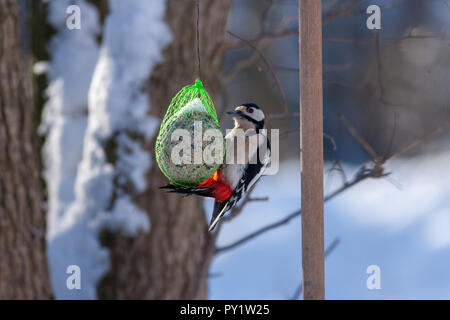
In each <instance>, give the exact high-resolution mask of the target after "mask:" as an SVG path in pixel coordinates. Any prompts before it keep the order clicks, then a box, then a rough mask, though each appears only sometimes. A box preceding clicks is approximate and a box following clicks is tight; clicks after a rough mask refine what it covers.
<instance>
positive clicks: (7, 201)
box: [0, 0, 51, 299]
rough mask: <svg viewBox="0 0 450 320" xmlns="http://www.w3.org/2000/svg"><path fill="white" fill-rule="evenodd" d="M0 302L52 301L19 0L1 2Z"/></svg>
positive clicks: (2, 0) (31, 100)
mask: <svg viewBox="0 0 450 320" xmlns="http://www.w3.org/2000/svg"><path fill="white" fill-rule="evenodd" d="M0 17H1V19H0V53H1V59H0V149H1V150H0V299H49V298H50V297H51V292H50V282H49V278H48V270H47V261H46V257H45V231H44V230H45V220H44V213H43V210H42V207H43V202H42V192H41V185H40V181H39V169H38V164H37V163H38V161H37V160H38V159H37V157H36V155H37V154H38V152H37V151H36V148H35V143H36V136H35V133H34V132H33V128H34V125H33V122H32V119H33V112H34V108H33V99H32V94H31V88H30V83H29V80H30V79H29V78H28V77H27V73H26V71H25V68H24V66H23V60H22V55H21V53H20V49H19V33H18V8H17V2H16V1H15V0H0Z"/></svg>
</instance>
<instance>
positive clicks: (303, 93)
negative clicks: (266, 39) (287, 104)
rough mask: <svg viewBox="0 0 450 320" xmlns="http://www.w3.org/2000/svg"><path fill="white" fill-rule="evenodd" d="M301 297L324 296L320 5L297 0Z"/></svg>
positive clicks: (315, 1)
mask: <svg viewBox="0 0 450 320" xmlns="http://www.w3.org/2000/svg"><path fill="white" fill-rule="evenodd" d="M299 48H300V64H299V65H300V128H301V133H300V149H301V152H300V165H301V166H300V167H301V186H302V268H303V299H308V300H309V299H324V298H325V280H324V245H323V242H324V241H323V115H322V8H321V1H320V0H299Z"/></svg>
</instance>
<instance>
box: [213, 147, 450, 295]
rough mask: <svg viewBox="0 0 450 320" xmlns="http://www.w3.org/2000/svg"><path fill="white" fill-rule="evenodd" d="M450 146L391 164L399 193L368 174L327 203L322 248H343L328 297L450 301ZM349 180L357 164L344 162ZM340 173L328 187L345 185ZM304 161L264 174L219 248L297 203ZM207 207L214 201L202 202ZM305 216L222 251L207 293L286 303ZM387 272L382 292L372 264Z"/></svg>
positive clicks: (331, 270)
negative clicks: (371, 284) (374, 282)
mask: <svg viewBox="0 0 450 320" xmlns="http://www.w3.org/2000/svg"><path fill="white" fill-rule="evenodd" d="M449 163H450V152H449V151H447V152H443V153H440V154H429V155H427V156H421V157H417V158H411V159H397V160H393V161H392V162H391V163H389V164H388V166H387V169H388V171H390V172H393V174H392V177H393V178H394V179H395V180H396V181H397V182H398V183H400V185H401V187H400V189H399V188H398V187H396V186H394V185H393V184H391V183H389V182H388V181H387V180H385V179H377V180H375V179H371V180H366V181H363V182H361V183H360V184H358V185H357V186H355V187H353V188H352V189H349V190H347V191H346V192H344V193H342V194H341V195H339V196H337V197H336V198H334V199H332V200H330V201H329V202H327V203H326V206H325V245H326V246H327V245H328V244H330V243H331V242H332V241H333V240H334V239H335V238H339V239H340V244H339V245H338V246H337V247H336V249H335V250H334V251H333V252H332V253H331V254H330V255H329V257H328V258H327V260H326V298H328V299H433V298H434V299H450V169H449V168H448V165H449ZM344 167H345V169H346V172H347V174H348V175H349V176H351V173H355V172H356V170H357V168H356V167H351V166H344ZM339 179H340V178H339V176H338V174H337V173H336V174H335V176H334V177H333V178H332V182H328V185H327V182H326V188H327V190H333V188H335V187H336V186H338V184H339ZM299 191H300V181H299V163H298V161H290V162H286V163H282V164H281V166H280V172H279V173H278V174H277V175H275V176H267V177H263V178H262V180H261V181H260V182H259V184H258V185H257V187H256V189H255V194H254V195H255V196H266V195H269V196H270V200H269V201H268V202H252V203H250V204H248V205H247V207H246V209H245V210H244V212H243V213H242V214H241V215H240V216H239V217H238V218H236V219H235V220H233V221H232V222H230V223H229V224H226V225H225V226H224V228H223V229H222V233H221V235H220V237H219V245H226V244H229V243H231V242H233V240H236V239H238V238H240V237H241V236H243V235H246V234H247V233H248V232H250V231H252V230H255V229H257V228H259V227H261V226H264V225H266V224H267V223H270V222H272V221H276V220H278V219H280V218H281V217H284V216H285V215H287V214H289V213H291V212H293V211H295V210H296V209H298V208H299V207H300V200H299ZM206 207H207V210H209V209H210V207H211V204H210V203H207V204H206ZM300 238H301V234H300V219H299V218H296V219H295V220H292V221H291V222H290V223H289V224H288V225H286V226H282V227H280V228H278V229H276V230H273V231H270V232H268V233H266V234H264V235H262V236H261V237H260V238H257V239H254V240H252V241H251V242H248V243H246V244H244V245H243V246H241V247H238V248H235V249H233V250H231V251H227V252H224V253H223V254H221V255H219V256H217V257H216V258H215V259H214V261H213V264H212V267H211V270H210V273H211V275H212V276H211V278H210V280H209V288H210V293H209V297H210V298H211V299H290V298H291V297H292V295H293V294H294V292H295V290H296V288H297V286H298V284H299V281H300V279H301V257H300V254H301V242H300ZM370 265H378V266H379V267H380V269H381V289H379V290H376V289H375V290H369V289H367V287H366V281H367V278H368V277H369V274H367V273H366V270H367V267H368V266H370Z"/></svg>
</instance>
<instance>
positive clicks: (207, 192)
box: [160, 184, 213, 197]
mask: <svg viewBox="0 0 450 320" xmlns="http://www.w3.org/2000/svg"><path fill="white" fill-rule="evenodd" d="M160 189H164V190H166V191H167V192H169V193H178V194H184V195H186V196H191V195H193V194H195V195H197V196H201V197H212V196H213V195H212V194H211V192H212V191H213V189H211V188H196V187H192V188H188V187H180V186H176V185H173V184H168V185H165V186H163V187H160Z"/></svg>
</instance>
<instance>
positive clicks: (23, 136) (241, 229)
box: [0, 0, 450, 299]
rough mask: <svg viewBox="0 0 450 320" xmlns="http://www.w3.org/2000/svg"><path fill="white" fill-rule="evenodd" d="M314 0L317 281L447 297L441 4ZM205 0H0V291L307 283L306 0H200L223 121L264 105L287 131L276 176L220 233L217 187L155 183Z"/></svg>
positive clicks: (242, 295)
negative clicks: (187, 189) (319, 113)
mask: <svg viewBox="0 0 450 320" xmlns="http://www.w3.org/2000/svg"><path fill="white" fill-rule="evenodd" d="M370 5H378V6H379V7H380V9H381V29H380V30H369V29H368V28H367V26H366V21H367V19H368V18H369V16H370V14H367V13H366V9H367V7H369V6H370ZM70 6H75V7H70ZM322 7H323V80H324V81H323V90H324V133H325V139H324V151H325V172H324V179H325V180H324V182H325V195H328V197H327V201H326V204H325V246H326V247H327V257H326V266H325V267H326V268H325V271H326V298H327V299H450V272H449V270H450V259H449V256H450V232H449V231H450V197H449V195H450V184H449V181H450V169H449V165H450V149H449V145H450V144H449V138H450V136H449V132H450V131H449V130H446V129H447V127H448V126H450V108H449V102H448V101H449V98H450V90H449V83H450V82H449V80H450V78H449V77H450V38H449V32H450V19H449V17H450V1H446V0H430V1H422V0H367V1H366V0H323V1H322ZM196 10H197V8H196V1H194V0H192V1H190V0H150V1H149V0H129V1H120V0H109V1H108V0H97V1H96V0H89V1H88V0H48V1H37V0H18V1H13V0H1V1H0V16H2V17H3V18H2V22H0V24H1V26H2V28H1V32H2V34H1V35H0V39H2V40H1V41H2V50H1V52H2V62H1V74H2V76H1V77H2V78H3V80H4V81H2V83H3V84H2V86H1V90H2V91H1V92H0V98H2V103H1V105H0V107H1V109H2V110H3V114H2V116H1V118H0V128H1V127H2V126H3V127H4V128H5V129H2V132H5V134H2V136H1V137H0V139H1V140H0V142H1V144H2V145H0V147H1V148H5V150H10V153H11V154H12V155H14V154H16V153H14V152H15V151H14V150H16V149H17V150H22V149H23V151H20V152H19V151H17V154H16V156H17V158H14V157H13V156H11V157H10V158H11V159H12V160H11V159H9V160H8V157H5V158H4V159H3V158H2V159H0V166H2V168H1V170H6V168H7V170H9V171H10V172H11V174H10V176H8V175H5V176H3V177H0V182H1V183H0V186H4V187H3V188H4V190H3V189H0V190H3V191H4V192H3V195H0V197H3V199H4V200H3V201H0V213H3V214H4V215H5V216H8V217H11V216H12V215H13V214H12V213H14V214H15V217H12V218H10V219H6V220H7V223H5V224H4V225H3V226H1V225H0V231H1V232H0V243H1V244H2V245H1V246H0V254H1V255H2V257H8V258H7V259H5V260H4V259H2V260H4V261H12V262H11V263H8V264H7V265H5V264H3V265H2V266H1V267H0V275H1V278H2V279H4V281H6V282H5V283H8V284H9V285H8V286H5V287H4V288H3V289H2V287H1V286H0V297H2V298H41V299H46V298H56V299H97V298H99V299H105V298H109V299H180V298H182V299H194V298H208V299H299V298H301V294H300V291H301V290H299V288H301V242H300V240H301V234H300V229H301V228H300V218H299V214H298V210H299V209H300V207H301V203H300V171H299V154H300V153H299V144H300V141H299V140H300V138H299V116H298V110H299V74H298V68H299V58H298V56H299V52H298V3H297V1H295V0H234V1H232V0H214V1H212V0H200V24H199V34H200V39H201V40H200V51H201V53H200V57H201V71H202V74H201V76H202V80H203V82H204V84H205V87H206V89H207V90H208V92H209V93H210V95H211V96H212V97H213V100H214V102H215V105H216V109H217V112H218V115H219V118H220V121H221V125H222V128H223V129H226V128H231V127H232V121H231V119H229V118H227V116H226V115H225V111H227V110H229V109H231V108H232V107H233V106H237V105H239V104H242V103H245V102H254V103H257V104H258V105H259V106H261V108H262V109H263V110H264V112H265V114H266V116H268V124H269V125H270V127H271V128H279V129H280V136H281V138H280V139H281V141H280V156H281V163H280V170H279V172H278V174H276V175H272V176H265V177H263V178H262V179H261V180H260V181H259V182H258V183H257V185H256V187H255V188H254V190H253V191H252V193H251V195H250V196H248V198H246V199H244V201H242V202H241V203H240V205H238V207H237V208H236V209H235V210H234V211H233V212H232V213H231V217H230V218H226V219H225V221H224V222H223V223H222V224H221V227H220V228H218V230H217V232H216V233H214V234H210V233H208V232H207V221H208V219H209V216H210V213H211V211H212V200H206V201H202V200H199V199H194V198H182V197H179V196H176V195H168V194H165V193H162V192H161V191H160V190H159V189H158V187H160V186H162V185H164V184H165V183H166V180H165V178H164V177H163V176H162V174H161V173H160V171H159V169H158V167H157V165H156V162H155V157H154V139H155V136H156V134H157V130H158V129H159V123H160V121H161V118H162V117H163V115H164V113H165V111H166V109H167V106H168V104H169V102H170V99H171V98H172V97H173V96H174V95H175V94H176V92H177V91H178V90H179V89H181V88H182V87H183V86H184V85H188V84H191V83H193V82H194V80H195V78H196V77H197V76H198V71H197V55H196V50H197V48H196V38H195V36H196V18H197V11H196ZM78 13H79V17H80V20H79V22H80V25H79V26H77V23H76V22H77V20H76V18H77V14H78ZM78 27H79V28H78ZM304 81H308V79H304ZM12 84H14V86H13V85H12ZM17 106H21V107H20V108H18V107H17ZM15 137H16V138H15ZM13 151H14V152H13ZM7 153H8V152H7ZM14 159H16V161H14ZM19 163H24V164H26V165H20V164H19ZM15 172H17V175H16V174H15ZM27 177H30V178H27ZM31 177H33V178H31ZM29 180H32V181H33V183H30V182H29ZM11 181H13V182H11ZM1 199H2V198H0V200H1ZM8 199H10V204H8V203H9V202H8V201H9V200H8ZM30 199H33V201H31V200H30ZM23 203H25V204H23ZM30 203H32V204H30ZM30 208H31V209H30ZM30 212H33V214H30ZM17 225H19V226H23V228H20V227H19V228H16V227H14V228H12V227H11V226H17ZM8 226H9V227H10V228H9V229H8ZM5 230H11V231H8V232H5ZM16 230H17V231H16ZM21 230H22V231H21ZM24 230H25V232H23V231H24ZM2 237H3V239H2ZM11 239H13V240H11ZM21 248H22V249H21ZM24 248H25V249H24ZM18 252H21V255H20V257H21V258H20V259H19V258H17V255H18ZM24 265H26V267H24ZM71 265H75V266H78V267H79V269H80V271H81V277H80V279H79V280H80V288H73V285H72V286H71V285H69V284H68V283H69V282H71V281H75V282H73V283H75V284H76V283H77V282H76V280H74V278H71V275H72V272H69V271H68V267H69V266H71ZM371 265H375V266H378V267H379V270H380V284H381V286H380V288H378V289H372V290H371V289H369V287H370V286H369V287H368V284H367V279H368V278H369V277H370V275H371V273H370V272H368V271H367V270H368V267H369V266H371ZM47 266H48V268H47ZM36 279H39V281H37V280H36ZM71 283H72V282H71ZM73 283H72V284H73Z"/></svg>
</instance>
